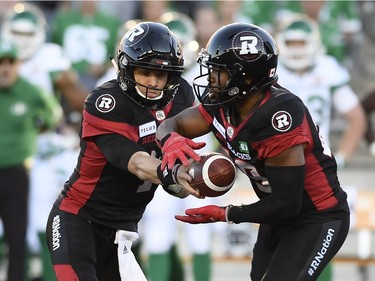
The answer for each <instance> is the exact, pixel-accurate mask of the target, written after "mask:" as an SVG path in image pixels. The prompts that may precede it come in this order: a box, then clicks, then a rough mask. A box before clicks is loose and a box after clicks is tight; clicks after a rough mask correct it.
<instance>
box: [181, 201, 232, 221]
mask: <svg viewBox="0 0 375 281" xmlns="http://www.w3.org/2000/svg"><path fill="white" fill-rule="evenodd" d="M225 208H226V207H219V206H216V205H208V206H204V207H201V208H193V209H187V210H186V211H185V214H186V215H187V216H178V215H177V216H175V218H176V219H177V220H179V221H183V222H188V223H192V224H197V223H211V222H217V221H224V222H225V221H226V219H225Z"/></svg>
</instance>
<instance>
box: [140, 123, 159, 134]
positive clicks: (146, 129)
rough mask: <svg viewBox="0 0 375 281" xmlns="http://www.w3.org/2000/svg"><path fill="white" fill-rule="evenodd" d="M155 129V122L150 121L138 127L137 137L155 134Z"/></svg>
mask: <svg viewBox="0 0 375 281" xmlns="http://www.w3.org/2000/svg"><path fill="white" fill-rule="evenodd" d="M156 129H157V127H156V122H155V121H151V122H148V123H146V124H143V125H141V126H139V137H141V138H142V137H144V136H148V135H151V134H155V133H156Z"/></svg>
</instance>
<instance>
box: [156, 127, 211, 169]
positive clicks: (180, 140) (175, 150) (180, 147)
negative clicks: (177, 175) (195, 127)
mask: <svg viewBox="0 0 375 281" xmlns="http://www.w3.org/2000/svg"><path fill="white" fill-rule="evenodd" d="M205 145H206V143H205V142H194V141H192V140H191V139H188V138H185V137H183V136H181V135H179V134H177V133H175V132H173V133H171V135H170V136H169V137H168V139H167V140H166V141H165V142H164V144H163V147H162V149H161V151H162V152H163V161H162V163H161V168H162V169H164V167H165V166H166V165H167V164H168V169H170V170H172V169H173V167H174V165H175V162H176V160H177V159H179V160H180V161H181V162H182V164H183V165H184V166H189V160H188V158H187V157H186V156H189V157H191V158H193V159H194V160H195V161H200V160H201V158H200V157H199V155H198V154H197V153H195V151H194V149H200V148H202V147H204V146H205Z"/></svg>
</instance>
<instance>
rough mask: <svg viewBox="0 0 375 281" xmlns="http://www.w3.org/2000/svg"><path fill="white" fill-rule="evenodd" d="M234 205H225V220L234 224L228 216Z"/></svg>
mask: <svg viewBox="0 0 375 281" xmlns="http://www.w3.org/2000/svg"><path fill="white" fill-rule="evenodd" d="M232 207H233V205H228V206H226V207H225V221H226V222H227V223H229V224H233V221H230V220H229V218H228V215H229V210H230V209H231V208H232Z"/></svg>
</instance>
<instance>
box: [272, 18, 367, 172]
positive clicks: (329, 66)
mask: <svg viewBox="0 0 375 281" xmlns="http://www.w3.org/2000/svg"><path fill="white" fill-rule="evenodd" d="M276 40H277V43H278V44H279V47H280V63H279V66H278V73H279V84H280V85H281V86H283V87H286V88H287V89H289V90H290V91H291V92H292V93H293V94H295V95H297V96H299V97H300V98H301V99H302V101H303V102H304V103H305V104H306V106H307V107H308V109H309V111H310V112H311V115H312V117H313V118H314V121H315V123H316V124H317V125H318V126H319V132H320V135H321V136H322V138H323V140H324V141H325V142H326V143H327V144H329V142H330V140H329V137H330V132H331V126H330V125H331V120H332V114H333V111H332V109H334V110H335V112H336V113H338V114H339V115H340V116H342V117H343V118H344V120H345V121H346V123H347V124H346V127H345V129H344V132H343V134H342V136H341V138H340V141H339V143H338V145H334V146H333V147H337V149H336V150H337V151H336V153H335V158H336V161H337V162H338V166H339V167H340V166H341V168H342V167H343V166H344V165H345V163H346V162H348V161H349V160H350V159H351V158H352V156H353V154H354V152H355V150H356V148H357V146H358V144H359V142H360V141H361V139H362V137H363V134H364V131H365V128H366V121H365V115H364V111H363V109H362V107H361V104H360V101H359V98H358V96H357V95H356V93H354V92H353V90H352V88H351V87H350V86H349V80H350V76H349V73H348V71H347V70H346V69H345V68H344V67H343V66H341V65H340V64H339V63H338V62H337V60H336V59H335V58H334V57H332V56H328V55H326V54H325V51H324V46H323V45H322V41H321V37H320V33H319V29H318V26H317V24H316V22H315V21H314V20H312V19H310V18H308V17H307V16H306V15H303V14H293V15H290V16H288V18H286V19H285V20H282V21H281V23H280V25H279V30H278V31H277V34H276Z"/></svg>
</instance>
